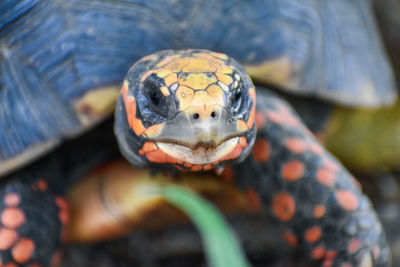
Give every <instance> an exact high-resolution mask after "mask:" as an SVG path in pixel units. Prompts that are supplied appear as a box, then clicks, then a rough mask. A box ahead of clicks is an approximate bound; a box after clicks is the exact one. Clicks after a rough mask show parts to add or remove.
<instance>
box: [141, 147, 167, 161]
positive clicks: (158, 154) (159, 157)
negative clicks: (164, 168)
mask: <svg viewBox="0 0 400 267" xmlns="http://www.w3.org/2000/svg"><path fill="white" fill-rule="evenodd" d="M146 157H147V159H148V160H149V161H151V162H155V163H166V162H167V159H166V154H165V153H164V152H163V151H162V150H160V149H157V150H155V151H151V152H149V153H147V154H146Z"/></svg>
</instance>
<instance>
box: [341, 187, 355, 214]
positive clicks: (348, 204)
mask: <svg viewBox="0 0 400 267" xmlns="http://www.w3.org/2000/svg"><path fill="white" fill-rule="evenodd" d="M336 199H337V200H338V202H339V205H340V206H341V207H342V208H343V209H345V210H347V211H353V210H356V209H357V208H358V206H359V202H358V199H357V197H356V196H355V195H354V194H353V193H352V192H350V191H347V190H338V191H337V192H336Z"/></svg>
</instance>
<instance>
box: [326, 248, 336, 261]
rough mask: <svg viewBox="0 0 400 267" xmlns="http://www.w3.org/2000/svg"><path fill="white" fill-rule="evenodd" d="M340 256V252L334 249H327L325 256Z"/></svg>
mask: <svg viewBox="0 0 400 267" xmlns="http://www.w3.org/2000/svg"><path fill="white" fill-rule="evenodd" d="M337 256H338V253H337V252H336V251H334V250H327V251H326V253H325V257H326V258H327V259H334V258H336V257H337Z"/></svg>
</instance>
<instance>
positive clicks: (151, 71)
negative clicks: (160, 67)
mask: <svg viewBox="0 0 400 267" xmlns="http://www.w3.org/2000/svg"><path fill="white" fill-rule="evenodd" d="M156 71H157V70H149V71H148V72H146V73H145V74H143V76H142V77H141V78H140V81H141V82H143V81H144V80H146V79H147V77H149V76H150V75H151V74H153V73H156Z"/></svg>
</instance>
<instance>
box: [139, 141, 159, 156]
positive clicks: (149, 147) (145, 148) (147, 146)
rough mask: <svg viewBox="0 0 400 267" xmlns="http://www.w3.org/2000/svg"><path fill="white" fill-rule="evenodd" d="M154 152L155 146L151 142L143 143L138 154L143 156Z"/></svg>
mask: <svg viewBox="0 0 400 267" xmlns="http://www.w3.org/2000/svg"><path fill="white" fill-rule="evenodd" d="M154 150H157V146H156V144H154V143H153V142H146V143H144V145H143V148H142V149H141V150H140V151H139V154H140V155H144V154H146V153H148V152H151V151H154Z"/></svg>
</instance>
